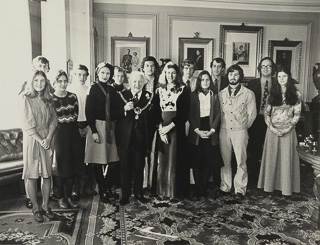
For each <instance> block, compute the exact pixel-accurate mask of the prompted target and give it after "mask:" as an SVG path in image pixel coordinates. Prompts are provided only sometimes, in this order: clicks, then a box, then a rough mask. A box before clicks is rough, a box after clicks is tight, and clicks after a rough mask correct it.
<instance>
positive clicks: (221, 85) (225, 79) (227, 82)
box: [219, 76, 229, 92]
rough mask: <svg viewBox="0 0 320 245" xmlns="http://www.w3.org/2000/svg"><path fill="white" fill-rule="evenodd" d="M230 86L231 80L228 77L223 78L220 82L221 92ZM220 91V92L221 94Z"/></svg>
mask: <svg viewBox="0 0 320 245" xmlns="http://www.w3.org/2000/svg"><path fill="white" fill-rule="evenodd" d="M228 85H229V80H228V78H227V77H224V76H221V82H220V91H221V90H223V89H224V88H226V87H228ZM220 91H219V92H220Z"/></svg>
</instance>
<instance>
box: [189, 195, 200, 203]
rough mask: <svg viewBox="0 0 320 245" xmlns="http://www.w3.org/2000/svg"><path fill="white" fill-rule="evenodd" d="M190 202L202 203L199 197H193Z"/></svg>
mask: <svg viewBox="0 0 320 245" xmlns="http://www.w3.org/2000/svg"><path fill="white" fill-rule="evenodd" d="M190 200H191V201H193V202H197V201H200V197H199V196H192V197H190Z"/></svg>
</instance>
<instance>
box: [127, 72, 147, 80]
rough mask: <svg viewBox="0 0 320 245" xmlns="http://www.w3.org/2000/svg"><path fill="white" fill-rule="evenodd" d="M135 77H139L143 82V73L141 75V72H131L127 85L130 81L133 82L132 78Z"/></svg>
mask: <svg viewBox="0 0 320 245" xmlns="http://www.w3.org/2000/svg"><path fill="white" fill-rule="evenodd" d="M135 76H140V77H142V79H143V82H145V77H144V75H143V73H142V72H141V71H133V72H131V74H130V77H129V83H131V82H132V80H133V78H134V77H135Z"/></svg>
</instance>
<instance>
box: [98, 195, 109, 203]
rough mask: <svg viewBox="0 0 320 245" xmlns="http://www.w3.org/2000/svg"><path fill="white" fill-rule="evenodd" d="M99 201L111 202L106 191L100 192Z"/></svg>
mask: <svg viewBox="0 0 320 245" xmlns="http://www.w3.org/2000/svg"><path fill="white" fill-rule="evenodd" d="M100 201H101V202H103V203H111V201H110V199H109V197H108V194H107V193H100Z"/></svg>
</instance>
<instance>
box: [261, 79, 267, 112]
mask: <svg viewBox="0 0 320 245" xmlns="http://www.w3.org/2000/svg"><path fill="white" fill-rule="evenodd" d="M267 97H268V80H267V81H266V84H265V85H264V90H263V97H262V105H261V110H262V111H263V110H264V107H265V106H266V102H267Z"/></svg>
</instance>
